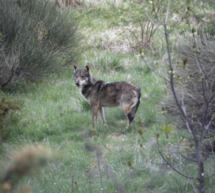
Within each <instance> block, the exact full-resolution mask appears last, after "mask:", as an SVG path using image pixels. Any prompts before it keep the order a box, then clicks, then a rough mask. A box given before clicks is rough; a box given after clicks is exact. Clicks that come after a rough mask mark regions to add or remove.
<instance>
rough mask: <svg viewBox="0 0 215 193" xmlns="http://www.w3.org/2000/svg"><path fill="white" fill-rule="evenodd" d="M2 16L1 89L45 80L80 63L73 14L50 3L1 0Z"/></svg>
mask: <svg viewBox="0 0 215 193" xmlns="http://www.w3.org/2000/svg"><path fill="white" fill-rule="evenodd" d="M0 15H1V17H0V34H1V42H0V64H1V66H0V86H1V88H3V87H5V86H8V85H14V84H16V83H17V82H19V81H20V80H25V81H29V80H30V81H33V80H36V79H39V78H43V77H44V76H45V75H47V74H48V73H50V72H54V71H58V70H60V69H62V67H63V66H66V65H68V64H69V65H71V63H72V62H74V60H75V59H76V56H77V41H76V40H77V38H76V28H77V24H76V23H75V22H74V21H72V18H71V17H72V16H71V14H70V15H69V14H68V13H66V12H63V11H62V10H58V9H57V8H56V7H55V6H53V5H52V4H51V3H50V2H48V1H46V0H7V1H5V0H0ZM65 64H66V65H65Z"/></svg>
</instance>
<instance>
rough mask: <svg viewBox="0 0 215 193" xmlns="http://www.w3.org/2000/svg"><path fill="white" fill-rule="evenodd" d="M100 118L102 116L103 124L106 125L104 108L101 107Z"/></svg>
mask: <svg viewBox="0 0 215 193" xmlns="http://www.w3.org/2000/svg"><path fill="white" fill-rule="evenodd" d="M99 116H100V119H101V122H102V123H103V124H105V123H106V120H105V115H104V109H103V108H102V107H99Z"/></svg>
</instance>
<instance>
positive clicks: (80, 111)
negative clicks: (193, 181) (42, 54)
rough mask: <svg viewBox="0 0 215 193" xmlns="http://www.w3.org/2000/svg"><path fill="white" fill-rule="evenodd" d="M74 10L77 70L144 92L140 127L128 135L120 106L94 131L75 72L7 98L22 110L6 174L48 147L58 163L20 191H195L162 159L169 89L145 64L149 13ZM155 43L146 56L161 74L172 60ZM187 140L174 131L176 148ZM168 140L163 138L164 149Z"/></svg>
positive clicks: (125, 4)
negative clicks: (28, 154)
mask: <svg viewBox="0 0 215 193" xmlns="http://www.w3.org/2000/svg"><path fill="white" fill-rule="evenodd" d="M70 11H71V12H75V14H73V16H75V17H76V19H77V20H78V21H79V28H78V31H77V33H79V34H80V35H81V38H80V44H81V49H80V56H81V58H80V61H79V62H78V63H77V64H76V65H77V66H81V67H84V66H85V65H86V64H87V65H89V66H90V70H91V73H92V74H93V75H94V76H95V77H98V78H101V79H103V80H104V81H107V82H112V81H122V80H123V81H131V82H133V83H134V84H136V85H138V86H139V87H140V88H141V91H142V97H141V103H140V106H139V109H138V112H137V114H136V117H135V122H134V124H133V125H132V126H131V128H129V129H128V130H126V129H125V127H126V118H125V116H124V114H123V113H122V110H121V109H120V107H118V108H106V109H105V115H106V120H107V126H103V125H101V123H100V122H99V124H98V126H97V128H96V129H97V130H96V131H94V130H92V114H91V110H90V108H89V105H88V104H87V102H86V101H85V100H84V98H83V97H82V96H81V95H80V93H79V90H78V89H77V87H76V85H75V83H74V80H73V73H74V70H73V66H72V65H71V68H70V69H68V70H66V71H64V72H61V73H58V74H51V75H50V76H49V77H47V78H46V79H45V80H43V81H38V82H37V83H29V84H25V85H23V87H22V88H19V89H17V91H16V93H14V94H9V93H8V98H10V99H19V100H21V101H22V102H23V108H22V110H21V111H17V112H16V114H15V115H14V117H13V119H14V121H13V123H12V124H10V126H9V127H10V128H9V129H10V130H11V133H10V136H9V138H8V139H7V141H6V142H4V143H3V144H2V147H1V154H0V164H1V166H0V167H1V168H4V169H6V168H7V167H8V165H9V163H10V161H9V160H10V152H12V151H14V150H17V151H18V150H20V149H22V148H23V147H24V146H26V145H38V144H41V145H43V146H44V147H47V148H50V149H51V150H52V152H53V154H54V159H53V160H52V161H51V162H49V163H48V165H47V166H46V167H45V168H44V169H43V170H41V172H40V173H39V174H37V175H34V176H30V177H26V178H24V179H22V180H21V181H20V183H19V185H18V186H19V187H22V186H24V185H25V184H28V185H29V186H31V189H32V190H31V192H32V193H69V192H72V193H87V192H89V193H99V192H101V193H103V192H105V193H113V192H120V193H121V192H128V193H130V192H134V193H143V192H147V193H149V192H153V193H170V192H192V187H191V185H190V184H189V182H188V181H187V179H184V178H183V177H181V176H179V175H178V174H176V173H174V171H172V170H171V169H170V168H168V167H167V166H166V165H163V164H162V163H163V161H162V158H161V157H160V156H159V154H158V152H157V148H156V136H157V134H158V133H161V131H162V125H164V124H166V123H165V118H164V117H163V115H162V110H161V106H162V101H163V99H164V98H165V94H166V84H165V82H164V81H163V80H162V79H161V78H160V77H159V76H157V75H156V74H155V73H153V72H151V71H150V70H149V68H148V67H147V66H146V65H145V64H144V62H143V61H142V60H141V57H140V54H139V51H138V42H137V40H136V39H135V37H134V35H133V34H134V33H135V35H136V36H138V37H139V36H140V35H141V33H140V26H139V22H138V21H139V19H140V18H142V17H145V16H144V10H143V8H142V6H140V5H139V4H138V3H137V2H136V3H135V2H134V3H132V2H130V1H112V2H107V1H98V0H97V1H93V3H92V2H88V1H85V2H84V6H81V7H78V8H76V9H74V10H70ZM153 41H154V42H153V51H150V50H149V55H146V56H145V57H146V58H147V60H148V61H150V63H152V64H154V66H155V67H156V64H157V63H160V64H161V65H162V64H163V63H165V61H166V58H167V57H166V53H165V49H164V43H163V39H162V37H160V36H159V34H158V33H155V35H154V39H153ZM173 41H174V40H173ZM173 43H174V42H173ZM150 54H151V55H153V56H155V57H154V58H152V57H151V55H150ZM156 70H158V71H159V70H161V69H159V67H158V68H157V69H156ZM182 135H183V133H182V132H179V131H177V130H174V131H173V133H172V134H171V139H169V141H170V143H171V140H172V141H174V140H178V139H180V137H181V136H182ZM165 139H166V137H165V134H161V136H160V141H161V143H165Z"/></svg>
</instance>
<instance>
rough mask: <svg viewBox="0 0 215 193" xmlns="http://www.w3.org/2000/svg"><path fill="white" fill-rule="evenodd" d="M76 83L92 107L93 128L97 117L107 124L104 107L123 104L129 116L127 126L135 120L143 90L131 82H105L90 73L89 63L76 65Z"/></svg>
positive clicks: (127, 116) (123, 108)
mask: <svg viewBox="0 0 215 193" xmlns="http://www.w3.org/2000/svg"><path fill="white" fill-rule="evenodd" d="M74 69H75V73H74V80H75V84H76V85H77V87H78V88H79V91H80V92H81V94H82V95H83V96H84V97H85V99H86V100H87V101H88V103H89V104H90V106H91V108H92V114H93V128H95V127H96V125H97V117H98V114H99V115H100V119H101V122H102V123H103V124H106V120H105V115H104V110H103V107H116V106H119V105H120V106H121V107H122V110H123V112H124V114H125V116H126V118H127V127H126V128H128V127H129V126H130V125H131V123H132V122H133V121H134V117H135V114H136V111H137V109H138V107H139V104H140V97H141V90H140V88H139V87H138V86H136V85H134V84H132V83H130V82H112V83H109V82H104V81H103V80H100V79H97V78H95V77H94V76H93V75H92V74H91V73H90V68H89V66H88V65H87V66H86V67H85V68H79V67H77V66H76V65H74Z"/></svg>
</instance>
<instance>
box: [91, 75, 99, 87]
mask: <svg viewBox="0 0 215 193" xmlns="http://www.w3.org/2000/svg"><path fill="white" fill-rule="evenodd" d="M97 81H98V79H97V78H96V77H94V76H92V75H90V83H91V84H92V85H94V84H96V82H97Z"/></svg>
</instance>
